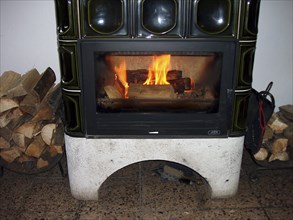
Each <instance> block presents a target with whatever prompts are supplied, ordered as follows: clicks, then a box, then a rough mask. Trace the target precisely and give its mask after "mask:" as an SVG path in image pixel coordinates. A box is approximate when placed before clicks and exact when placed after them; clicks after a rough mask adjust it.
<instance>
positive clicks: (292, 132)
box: [284, 124, 293, 147]
mask: <svg viewBox="0 0 293 220" xmlns="http://www.w3.org/2000/svg"><path fill="white" fill-rule="evenodd" d="M284 137H285V138H287V139H288V145H289V146H290V147H293V124H291V125H290V126H289V127H288V128H286V129H285V130H284Z"/></svg>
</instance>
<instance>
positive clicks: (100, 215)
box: [79, 208, 140, 220]
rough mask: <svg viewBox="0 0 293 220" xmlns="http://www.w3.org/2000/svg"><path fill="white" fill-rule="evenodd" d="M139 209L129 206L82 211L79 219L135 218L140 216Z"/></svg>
mask: <svg viewBox="0 0 293 220" xmlns="http://www.w3.org/2000/svg"><path fill="white" fill-rule="evenodd" d="M139 214H140V213H139V209H136V208H129V209H123V208H122V209H120V208H114V209H109V210H98V211H90V212H89V211H80V213H79V220H97V219H98V220H111V219H119V220H120V219H121V220H124V219H125V220H132V219H133V220H135V219H140V218H139Z"/></svg>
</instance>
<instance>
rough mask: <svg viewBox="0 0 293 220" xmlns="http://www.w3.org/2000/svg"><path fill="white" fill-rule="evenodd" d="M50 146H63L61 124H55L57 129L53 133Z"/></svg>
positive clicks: (62, 127) (62, 128)
mask: <svg viewBox="0 0 293 220" xmlns="http://www.w3.org/2000/svg"><path fill="white" fill-rule="evenodd" d="M52 144H53V145H61V146H63V145H64V126H63V123H62V122H59V123H58V124H57V127H56V129H55V130H54V132H53V136H52Z"/></svg>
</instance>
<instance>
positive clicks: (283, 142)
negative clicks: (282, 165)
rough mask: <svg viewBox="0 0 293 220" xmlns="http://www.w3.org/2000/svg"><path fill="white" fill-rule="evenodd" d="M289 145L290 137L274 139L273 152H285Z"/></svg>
mask: <svg viewBox="0 0 293 220" xmlns="http://www.w3.org/2000/svg"><path fill="white" fill-rule="evenodd" d="M287 146H288V139H286V138H278V139H276V140H274V142H273V144H272V147H271V149H270V151H271V153H272V154H278V153H281V152H285V151H286V150H287Z"/></svg>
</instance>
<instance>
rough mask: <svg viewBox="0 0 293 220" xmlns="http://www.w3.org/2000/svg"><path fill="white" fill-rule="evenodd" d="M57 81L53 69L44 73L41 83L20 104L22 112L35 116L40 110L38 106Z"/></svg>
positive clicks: (48, 69)
mask: <svg viewBox="0 0 293 220" xmlns="http://www.w3.org/2000/svg"><path fill="white" fill-rule="evenodd" d="M55 80H56V77H55V73H54V72H53V70H52V69H51V68H47V69H46V71H45V72H44V73H42V75H41V77H40V79H39V81H38V82H37V83H36V84H35V86H34V87H33V88H32V89H31V90H30V92H29V93H28V94H27V95H26V96H25V98H24V99H23V100H22V102H21V103H20V108H21V110H23V111H25V112H27V113H29V114H31V115H34V114H35V112H36V110H37V109H38V105H39V104H40V103H41V101H42V100H43V98H44V97H45V95H46V94H47V92H48V91H49V89H50V88H51V87H52V86H53V84H54V82H55Z"/></svg>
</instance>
